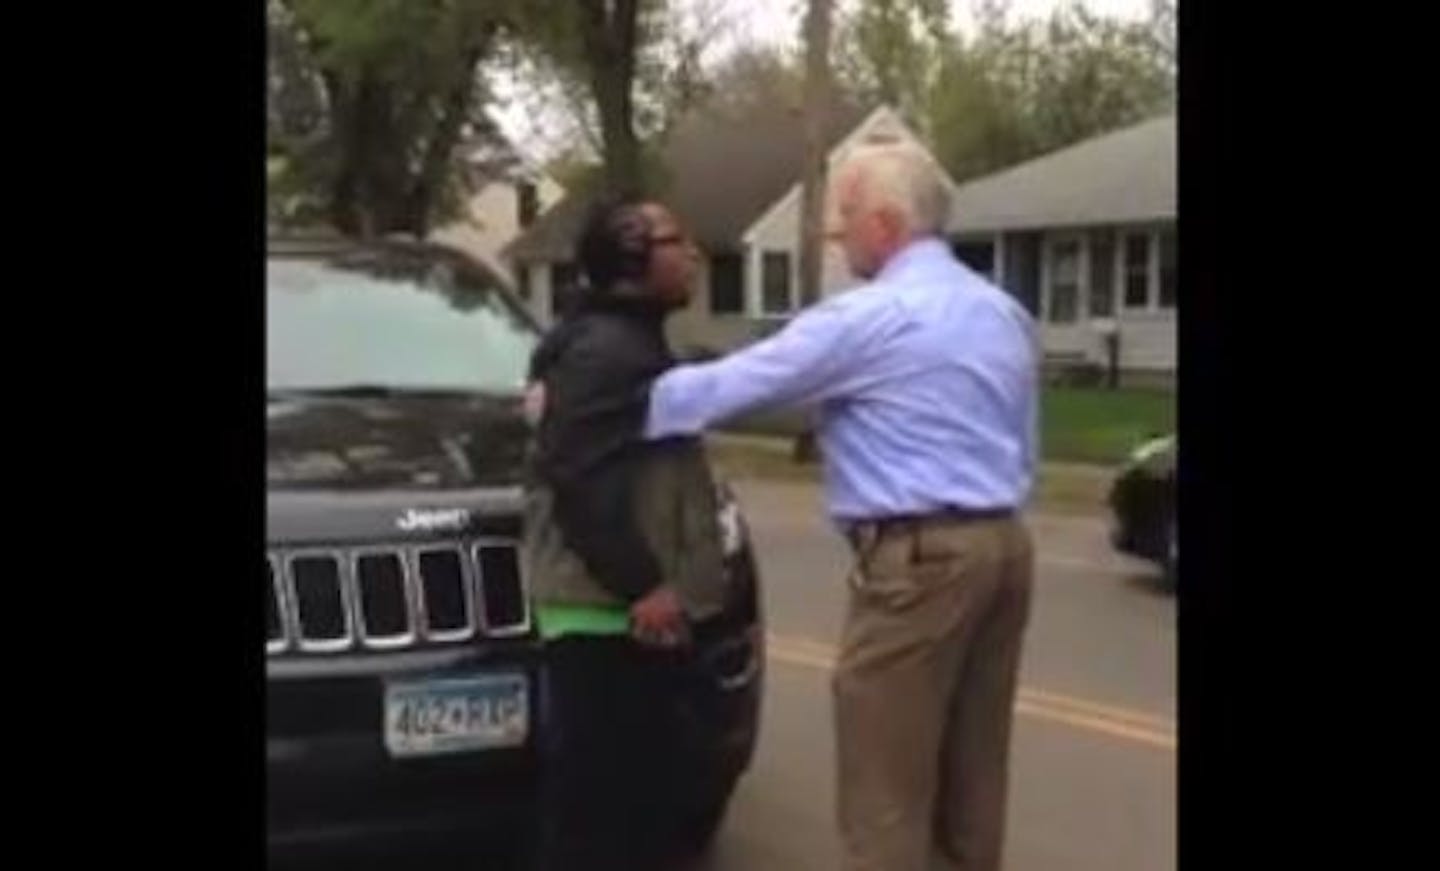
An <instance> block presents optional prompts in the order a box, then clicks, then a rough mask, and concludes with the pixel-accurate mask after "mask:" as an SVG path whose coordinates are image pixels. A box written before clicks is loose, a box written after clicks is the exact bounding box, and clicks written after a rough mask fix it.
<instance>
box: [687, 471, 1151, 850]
mask: <svg viewBox="0 0 1440 871" xmlns="http://www.w3.org/2000/svg"><path fill="white" fill-rule="evenodd" d="M737 489H738V490H739V492H740V497H741V500H742V503H743V504H744V506H745V509H746V512H747V514H748V516H749V518H750V520H751V523H752V526H753V530H752V532H753V534H754V536H755V540H756V543H757V547H758V553H759V559H760V563H761V570H762V571H763V573H764V577H765V582H766V591H765V593H766V595H765V600H766V606H767V619H768V622H769V632H770V652H769V665H770V669H769V676H768V680H769V684H768V687H767V693H766V701H765V711H764V719H763V725H762V732H761V737H760V746H759V750H758V754H757V758H756V761H755V765H754V767H753V768H752V770H751V772H750V773H749V774H748V775H747V776H746V778H745V779H744V780H743V781H742V783H741V786H740V788H739V790H738V791H737V793H736V796H735V800H734V802H733V804H732V806H731V812H730V815H729V817H728V819H727V821H726V825H725V828H724V830H723V831H722V832H721V834H720V836H719V838H718V840H717V842H716V844H715V847H714V850H713V851H712V853H711V854H710V855H709V856H708V857H706V858H705V859H704V860H702V861H701V862H699V863H698V864H697V866H696V867H697V869H703V871H795V869H805V871H810V869H824V868H835V867H837V863H838V855H839V854H838V839H837V834H836V829H835V824H834V814H833V805H834V790H835V781H834V759H833V753H834V742H833V737H832V725H831V719H830V716H831V708H830V690H829V674H830V672H829V669H830V664H831V662H832V661H833V652H834V647H833V645H834V643H835V641H836V639H837V638H838V633H839V627H840V624H841V620H842V615H843V609H844V604H845V590H844V585H843V581H842V579H843V575H844V571H845V569H846V567H847V559H848V554H847V551H846V548H845V546H844V544H843V542H842V541H841V540H840V539H839V537H838V536H837V535H836V534H835V533H834V532H833V531H832V530H831V529H829V528H828V526H827V525H826V524H825V522H824V521H823V520H822V519H821V515H820V510H819V509H820V501H819V500H820V496H819V493H818V491H817V490H816V489H815V488H814V487H811V486H808V485H801V484H779V483H768V482H767V483H759V482H741V484H740V485H739V486H738V488H737ZM1031 527H1032V530H1033V531H1034V533H1035V537H1036V544H1037V547H1038V567H1037V569H1038V571H1037V578H1036V591H1035V597H1034V608H1033V612H1032V618H1031V623H1030V627H1029V630H1028V634H1027V636H1026V646H1025V658H1024V664H1023V667H1022V688H1021V692H1020V698H1019V700H1018V704H1017V712H1018V714H1019V716H1018V717H1017V720H1016V732H1015V745H1014V750H1013V763H1012V764H1013V768H1012V771H1013V774H1012V787H1011V797H1010V824H1009V835H1008V839H1007V845H1006V857H1007V858H1006V868H1007V871H1169V869H1173V868H1174V867H1175V866H1176V849H1175V827H1176V814H1175V809H1176V782H1175V769H1176V744H1177V737H1176V726H1175V704H1176V702H1175V699H1176V694H1175V671H1176V664H1175V663H1176V660H1175V608H1176V604H1175V599H1174V598H1173V597H1172V596H1170V595H1169V594H1168V593H1167V592H1166V591H1165V590H1164V589H1163V588H1162V587H1161V586H1160V584H1159V582H1158V581H1157V580H1156V579H1155V577H1154V572H1153V571H1152V570H1151V569H1150V568H1149V567H1148V566H1146V565H1145V564H1143V563H1138V562H1134V561H1131V560H1129V559H1126V558H1124V557H1120V556H1118V555H1116V554H1115V553H1113V552H1112V551H1111V549H1110V547H1109V545H1108V543H1107V542H1106V539H1105V531H1106V521H1105V518H1104V517H1103V516H1100V515H1095V516H1080V517H1050V516H1044V515H1039V516H1033V517H1032V518H1031Z"/></svg>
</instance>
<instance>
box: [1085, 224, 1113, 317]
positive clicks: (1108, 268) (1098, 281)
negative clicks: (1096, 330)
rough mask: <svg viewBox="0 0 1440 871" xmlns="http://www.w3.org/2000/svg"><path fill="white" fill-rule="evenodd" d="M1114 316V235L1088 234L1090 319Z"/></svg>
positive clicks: (1103, 232)
mask: <svg viewBox="0 0 1440 871" xmlns="http://www.w3.org/2000/svg"><path fill="white" fill-rule="evenodd" d="M1114 316H1115V234H1114V233H1112V232H1110V231H1109V230H1097V231H1095V232H1094V233H1092V234H1090V317H1092V318H1113V317H1114Z"/></svg>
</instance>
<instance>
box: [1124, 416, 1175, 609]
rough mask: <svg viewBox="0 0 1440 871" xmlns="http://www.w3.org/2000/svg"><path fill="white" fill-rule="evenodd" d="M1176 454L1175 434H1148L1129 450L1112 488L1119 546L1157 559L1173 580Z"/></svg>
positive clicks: (1145, 557) (1144, 557) (1146, 558)
mask: <svg viewBox="0 0 1440 871" xmlns="http://www.w3.org/2000/svg"><path fill="white" fill-rule="evenodd" d="M1178 458H1179V443H1178V441H1177V439H1176V437H1175V436H1174V435H1169V436H1165V437H1163V438H1155V439H1150V440H1149V441H1146V442H1145V443H1144V444H1142V445H1140V446H1139V447H1138V448H1136V449H1135V451H1134V452H1133V453H1132V454H1131V455H1130V458H1129V459H1128V460H1127V461H1126V463H1125V465H1124V467H1123V468H1122V469H1121V470H1120V474H1119V475H1118V476H1116V478H1115V483H1114V485H1113V486H1112V487H1111V490H1110V508H1111V511H1112V512H1113V513H1114V525H1113V528H1112V533H1111V541H1112V543H1113V544H1114V546H1115V548H1116V549H1117V550H1120V551H1123V552H1124V553H1128V554H1131V555H1133V556H1137V557H1140V558H1141V559H1145V560H1150V561H1152V562H1154V563H1157V564H1159V565H1160V567H1161V568H1162V569H1163V570H1164V572H1165V577H1166V579H1167V580H1169V581H1170V582H1172V583H1174V581H1175V580H1176V566H1177V562H1178V560H1179V555H1180V539H1179V526H1178V524H1177V519H1176V510H1175V480H1176V479H1175V470H1176V464H1177V462H1178Z"/></svg>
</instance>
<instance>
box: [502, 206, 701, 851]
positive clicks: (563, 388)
mask: <svg viewBox="0 0 1440 871" xmlns="http://www.w3.org/2000/svg"><path fill="white" fill-rule="evenodd" d="M578 253H579V259H580V263H581V266H582V268H583V270H584V272H585V274H586V276H587V278H588V284H587V285H586V286H585V287H584V288H582V290H581V292H580V293H579V294H578V295H577V297H576V298H575V302H574V304H573V307H572V308H571V309H570V310H569V311H568V312H567V313H566V316H565V317H564V318H563V320H562V321H561V322H560V323H559V325H557V326H556V328H555V329H554V330H553V331H552V332H551V333H550V334H549V335H548V336H547V337H546V339H545V340H544V342H542V343H541V346H540V347H539V348H538V349H537V350H536V352H535V355H534V358H533V360H532V365H531V380H532V383H533V384H534V385H536V387H535V390H536V392H537V395H543V402H537V403H536V404H535V408H534V409H533V410H532V413H536V417H537V420H536V423H537V428H536V438H535V444H534V455H533V458H532V461H533V467H532V472H533V474H532V481H531V487H530V493H529V497H528V498H529V505H528V507H527V521H526V562H527V577H529V578H530V583H531V590H532V595H533V596H534V598H535V602H536V616H537V621H538V624H539V628H540V632H541V635H542V637H543V638H544V639H545V642H546V653H545V661H546V681H545V686H546V689H545V707H546V722H547V731H546V735H547V738H546V748H545V749H546V756H545V759H546V773H547V776H546V785H545V789H544V804H543V808H542V817H543V818H542V820H541V827H542V834H541V838H540V846H539V852H540V865H541V866H542V867H543V868H545V869H546V871H578V869H582V868H583V869H597V871H599V869H622V868H623V869H629V871H645V869H650V868H656V867H659V863H660V862H661V861H662V859H663V853H664V851H665V847H666V846H668V845H667V844H666V842H665V839H664V835H665V834H666V827H667V824H668V822H669V820H670V818H671V816H672V815H673V812H674V811H675V809H676V808H675V805H676V802H677V800H678V799H679V798H680V797H681V795H682V792H683V790H682V787H683V783H679V782H677V780H678V779H679V778H681V777H683V765H679V764H677V759H680V760H683V757H684V753H683V749H682V747H681V745H680V743H679V740H678V733H679V731H680V730H679V729H678V728H677V722H678V717H677V715H676V706H677V705H678V704H680V703H681V700H683V699H684V698H685V697H686V694H687V692H689V691H690V687H689V686H688V685H687V681H693V672H692V671H691V669H690V668H689V665H690V663H691V660H690V658H689V653H688V651H687V649H686V648H687V645H688V641H689V635H690V632H691V627H692V625H698V624H700V623H702V622H703V621H704V620H705V619H707V618H708V617H712V616H714V615H715V614H717V613H718V612H719V611H720V609H721V607H722V603H723V598H724V580H723V567H722V556H721V547H720V541H719V530H718V523H717V511H716V504H715V493H714V485H713V482H712V480H711V478H710V474H709V469H708V466H707V465H706V463H705V458H704V453H703V451H702V449H701V447H700V444H699V442H698V440H696V439H694V438H682V439H671V440H665V441H661V442H645V441H643V440H642V439H641V438H640V433H641V429H642V427H643V424H644V419H645V414H646V407H647V402H648V390H649V385H650V382H651V381H652V380H653V379H654V378H655V377H656V376H657V375H659V374H660V373H661V372H663V371H665V370H666V369H667V368H669V367H670V366H672V365H674V363H675V360H674V358H673V356H672V354H671V352H670V349H669V347H668V344H667V342H666V340H665V335H664V321H665V318H666V316H667V315H668V314H669V313H670V312H671V311H673V310H675V309H677V308H680V307H683V306H684V305H685V303H686V302H687V301H688V299H689V294H690V284H691V282H692V281H693V278H694V275H695V270H696V266H697V261H698V254H697V252H696V251H695V248H694V246H693V245H692V244H691V243H690V241H689V239H688V237H686V236H685V234H684V233H683V232H682V231H681V230H680V228H679V225H678V223H677V222H676V220H675V218H674V217H673V216H672V215H671V214H670V213H669V211H668V210H666V209H665V208H664V207H663V206H660V205H659V204H656V203H653V202H647V201H642V200H634V199H630V200H626V199H620V200H612V201H607V202H604V203H602V204H601V205H600V206H598V207H597V208H596V209H595V210H594V211H593V213H592V215H591V216H590V219H589V220H588V222H587V224H586V226H585V228H584V231H583V232H582V235H581V239H580V242H579V251H578ZM540 391H543V393H541V392H540Z"/></svg>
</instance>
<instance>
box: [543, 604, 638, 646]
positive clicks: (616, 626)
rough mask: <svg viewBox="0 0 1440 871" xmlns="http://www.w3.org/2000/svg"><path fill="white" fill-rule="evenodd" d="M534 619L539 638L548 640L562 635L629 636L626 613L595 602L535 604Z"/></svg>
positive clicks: (623, 610)
mask: <svg viewBox="0 0 1440 871" xmlns="http://www.w3.org/2000/svg"><path fill="white" fill-rule="evenodd" d="M535 618H536V620H537V621H538V622H539V624H540V637H541V638H543V639H545V640H546V641H549V640H551V639H553V638H559V637H561V636H563V635H629V634H630V612H629V611H628V610H626V609H625V608H621V607H605V606H599V605H539V606H537V607H536V609H535Z"/></svg>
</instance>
